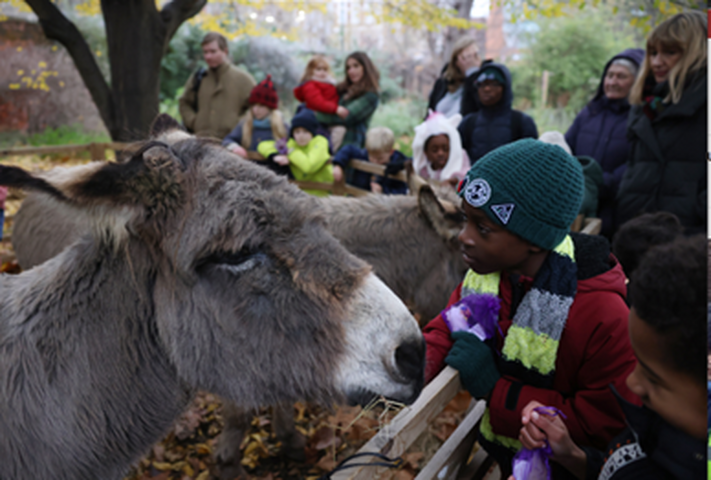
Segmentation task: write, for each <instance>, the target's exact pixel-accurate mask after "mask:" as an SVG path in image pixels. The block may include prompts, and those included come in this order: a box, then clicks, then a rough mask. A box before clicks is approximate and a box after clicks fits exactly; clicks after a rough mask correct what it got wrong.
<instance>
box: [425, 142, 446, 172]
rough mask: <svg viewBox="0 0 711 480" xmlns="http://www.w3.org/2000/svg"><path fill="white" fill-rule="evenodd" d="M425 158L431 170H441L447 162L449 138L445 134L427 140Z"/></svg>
mask: <svg viewBox="0 0 711 480" xmlns="http://www.w3.org/2000/svg"><path fill="white" fill-rule="evenodd" d="M425 156H426V157H427V161H429V162H430V165H432V170H442V169H443V168H444V166H445V165H447V160H449V136H447V134H446V133H442V134H440V135H434V136H432V137H430V138H428V139H427V142H426V145H425Z"/></svg>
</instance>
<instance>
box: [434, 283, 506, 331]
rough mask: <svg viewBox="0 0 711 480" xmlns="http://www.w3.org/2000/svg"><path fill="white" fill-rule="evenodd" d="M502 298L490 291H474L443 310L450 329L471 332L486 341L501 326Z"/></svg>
mask: <svg viewBox="0 0 711 480" xmlns="http://www.w3.org/2000/svg"><path fill="white" fill-rule="evenodd" d="M500 307H501V300H499V297H497V296H496V295H492V294H490V293H472V294H471V295H467V296H466V297H464V298H462V299H461V300H460V301H459V302H457V303H455V304H454V305H452V306H451V307H449V308H448V309H446V310H444V311H442V318H443V319H444V323H445V324H447V327H448V328H449V331H450V332H452V333H454V332H460V331H464V332H469V333H473V334H474V335H476V336H477V337H478V338H479V340H481V341H484V340H487V339H489V338H492V337H493V336H494V335H495V334H496V331H497V329H500V327H499V308H500Z"/></svg>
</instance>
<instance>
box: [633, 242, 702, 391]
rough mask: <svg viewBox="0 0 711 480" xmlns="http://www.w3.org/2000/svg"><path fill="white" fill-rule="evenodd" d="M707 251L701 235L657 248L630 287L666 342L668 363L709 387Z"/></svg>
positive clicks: (644, 316) (640, 312)
mask: <svg viewBox="0 0 711 480" xmlns="http://www.w3.org/2000/svg"><path fill="white" fill-rule="evenodd" d="M707 245H708V243H707V240H706V238H705V236H704V235H695V236H693V237H688V238H687V237H682V238H679V239H677V240H675V241H673V242H672V243H668V244H665V245H658V246H655V247H652V248H651V249H650V250H649V251H648V252H647V253H646V254H645V255H644V256H643V257H642V260H641V262H640V264H639V267H638V268H637V270H636V271H635V272H634V275H633V278H632V284H631V286H630V289H631V290H632V298H633V305H632V306H633V307H634V309H635V311H636V313H637V316H638V317H639V318H640V319H641V320H642V321H643V322H644V323H646V324H647V325H649V326H650V327H652V328H653V329H654V331H655V332H657V333H658V334H660V335H661V336H662V337H663V339H664V341H663V342H664V346H663V349H664V352H663V355H664V356H665V357H666V361H668V362H669V363H670V364H671V365H672V366H673V368H674V369H675V370H677V371H679V372H683V373H686V374H688V375H689V376H691V377H693V378H694V379H697V380H698V381H699V382H705V381H706V351H707V345H706V342H704V340H705V339H706V330H707V291H706V276H707V271H708V266H707V256H708V246H707ZM704 385H705V383H704Z"/></svg>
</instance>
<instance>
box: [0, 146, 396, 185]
mask: <svg viewBox="0 0 711 480" xmlns="http://www.w3.org/2000/svg"><path fill="white" fill-rule="evenodd" d="M127 145H128V144H127V143H120V142H110V143H87V144H82V145H50V146H44V147H13V148H3V149H0V157H9V156H19V155H56V154H72V153H74V154H76V153H80V152H89V154H90V156H91V159H92V160H105V159H106V150H114V151H116V150H121V149H123V148H126V146H127ZM349 166H350V167H351V168H353V169H355V170H360V171H362V172H366V173H371V174H374V175H381V176H385V166H384V165H377V164H374V163H370V162H365V161H363V160H355V159H353V160H351V161H350V163H349ZM389 177H390V178H394V179H396V180H400V181H402V182H407V175H406V173H405V171H404V170H403V171H400V172H398V173H397V174H395V175H389ZM293 183H295V184H296V185H297V186H298V187H299V188H301V189H302V190H303V189H309V190H325V191H327V192H330V193H331V194H333V195H352V196H354V197H361V196H363V195H367V194H369V193H370V192H369V191H367V190H363V189H361V188H357V187H354V186H352V185H348V184H346V183H345V182H334V183H318V182H305V181H294V182H293Z"/></svg>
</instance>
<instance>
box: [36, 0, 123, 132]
mask: <svg viewBox="0 0 711 480" xmlns="http://www.w3.org/2000/svg"><path fill="white" fill-rule="evenodd" d="M26 2H27V4H28V5H29V6H30V8H32V11H33V12H35V15H37V17H39V21H40V25H41V26H42V30H43V31H44V34H45V36H46V37H47V38H49V39H52V40H56V41H58V42H59V43H61V44H62V45H64V47H65V48H66V49H67V51H68V52H69V55H71V57H72V59H73V60H74V64H75V65H76V67H77V70H79V74H80V75H81V78H82V79H83V80H84V84H85V85H86V87H87V88H88V89H89V93H90V94H91V98H92V99H93V100H94V103H95V104H96V106H97V108H98V109H99V113H100V114H101V118H102V119H103V120H104V123H105V124H106V125H111V117H112V113H113V98H112V96H111V90H110V88H109V85H108V84H107V83H106V80H105V79H104V76H103V75H102V74H101V70H100V69H99V66H98V65H97V63H96V61H95V60H94V56H93V55H92V53H91V49H90V48H89V45H88V44H87V43H86V41H85V40H84V37H83V36H82V34H81V33H80V32H79V30H78V29H77V27H76V26H75V25H74V24H73V23H72V22H71V21H70V20H69V19H67V17H65V16H64V14H63V13H62V12H61V11H60V10H59V9H58V8H57V7H56V6H55V5H54V4H52V2H51V1H50V0H26Z"/></svg>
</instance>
